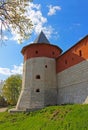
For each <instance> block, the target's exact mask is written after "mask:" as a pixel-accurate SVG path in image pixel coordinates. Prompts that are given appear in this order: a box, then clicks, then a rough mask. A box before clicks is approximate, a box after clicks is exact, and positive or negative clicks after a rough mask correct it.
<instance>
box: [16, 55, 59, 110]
mask: <svg viewBox="0 0 88 130" xmlns="http://www.w3.org/2000/svg"><path fill="white" fill-rule="evenodd" d="M36 75H40V79H36ZM56 88H57V82H56V61H55V59H52V58H46V57H41V58H39V57H37V58H31V59H29V60H27V61H26V62H25V63H24V69H23V84H22V91H21V94H20V97H19V100H18V103H17V106H16V109H18V110H21V109H22V110H26V109H37V108H43V107H44V106H46V105H54V104H56V102H57V89H56ZM37 89H39V91H40V92H36V90H37Z"/></svg>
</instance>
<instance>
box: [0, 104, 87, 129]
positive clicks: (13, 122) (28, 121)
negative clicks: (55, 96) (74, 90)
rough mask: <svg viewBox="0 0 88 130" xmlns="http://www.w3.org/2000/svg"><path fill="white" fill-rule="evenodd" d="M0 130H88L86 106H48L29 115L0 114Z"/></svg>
mask: <svg viewBox="0 0 88 130" xmlns="http://www.w3.org/2000/svg"><path fill="white" fill-rule="evenodd" d="M0 130H88V105H65V106H50V107H46V108H44V109H42V110H39V111H35V112H30V113H15V114H10V113H8V112H3V113H0Z"/></svg>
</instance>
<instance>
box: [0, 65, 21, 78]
mask: <svg viewBox="0 0 88 130" xmlns="http://www.w3.org/2000/svg"><path fill="white" fill-rule="evenodd" d="M22 70H23V64H22V63H21V64H20V65H19V66H17V65H13V69H9V68H2V67H0V74H2V75H6V76H10V75H15V74H22Z"/></svg>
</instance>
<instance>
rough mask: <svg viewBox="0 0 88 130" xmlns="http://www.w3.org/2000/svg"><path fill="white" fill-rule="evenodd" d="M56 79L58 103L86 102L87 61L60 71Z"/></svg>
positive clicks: (87, 96)
mask: <svg viewBox="0 0 88 130" xmlns="http://www.w3.org/2000/svg"><path fill="white" fill-rule="evenodd" d="M57 79H58V104H66V103H88V61H87V60H85V61H83V62H81V63H79V64H77V65H74V66H72V67H70V68H69V69H66V70H65V71H62V72H61V73H59V74H58V75H57Z"/></svg>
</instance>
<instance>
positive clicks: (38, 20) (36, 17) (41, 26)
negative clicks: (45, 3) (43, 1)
mask: <svg viewBox="0 0 88 130" xmlns="http://www.w3.org/2000/svg"><path fill="white" fill-rule="evenodd" d="M26 15H27V17H29V18H30V19H31V20H32V23H33V25H34V28H33V32H34V33H35V34H37V35H38V34H39V33H40V32H41V30H42V31H43V32H44V33H45V34H46V36H47V37H48V38H50V37H51V35H52V34H53V30H54V29H53V27H52V26H51V25H47V26H46V25H45V24H47V23H48V20H47V18H46V17H44V16H43V14H42V12H41V5H40V4H33V3H29V7H28V12H27V14H26Z"/></svg>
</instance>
